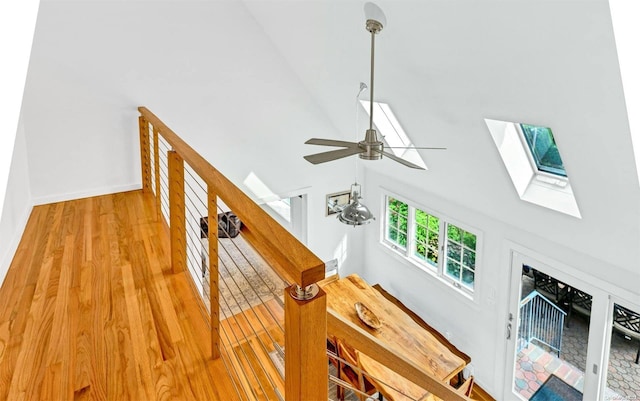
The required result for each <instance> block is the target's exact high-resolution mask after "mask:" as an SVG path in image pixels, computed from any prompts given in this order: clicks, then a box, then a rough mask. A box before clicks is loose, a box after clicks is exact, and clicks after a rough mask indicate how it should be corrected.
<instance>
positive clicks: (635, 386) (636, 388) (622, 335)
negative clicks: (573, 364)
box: [601, 302, 640, 401]
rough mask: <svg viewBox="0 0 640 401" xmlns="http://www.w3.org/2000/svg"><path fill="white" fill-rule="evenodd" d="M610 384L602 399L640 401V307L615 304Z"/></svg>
mask: <svg viewBox="0 0 640 401" xmlns="http://www.w3.org/2000/svg"><path fill="white" fill-rule="evenodd" d="M610 317H611V319H610V325H609V328H610V331H609V335H610V341H609V344H610V347H609V352H608V364H607V374H606V385H605V386H604V394H603V396H602V397H601V399H604V400H616V401H618V400H628V401H632V400H640V364H639V362H640V308H639V307H637V306H635V307H633V306H630V305H622V304H619V303H618V302H613V308H612V310H611V315H610Z"/></svg>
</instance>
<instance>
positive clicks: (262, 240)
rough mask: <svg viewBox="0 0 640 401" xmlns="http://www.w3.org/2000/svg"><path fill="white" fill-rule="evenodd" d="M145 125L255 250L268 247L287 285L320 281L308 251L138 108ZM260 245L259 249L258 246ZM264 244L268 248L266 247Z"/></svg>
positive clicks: (319, 268) (320, 271)
mask: <svg viewBox="0 0 640 401" xmlns="http://www.w3.org/2000/svg"><path fill="white" fill-rule="evenodd" d="M138 111H139V112H140V114H141V115H142V117H143V118H144V120H145V121H147V122H148V123H151V124H152V125H153V127H154V131H155V130H157V132H159V133H160V135H162V136H163V137H164V139H165V140H166V141H167V142H168V143H169V144H170V145H171V147H172V148H173V150H174V151H175V152H177V153H178V154H179V155H180V157H182V159H184V161H186V162H187V163H188V164H189V165H190V166H191V168H192V169H193V170H194V171H195V172H196V173H197V174H198V175H199V176H200V177H201V178H202V180H203V181H204V182H205V183H206V184H207V185H208V186H209V188H212V189H213V191H214V192H215V194H216V195H217V196H218V197H219V198H220V199H222V201H223V202H224V203H225V204H226V205H227V206H229V207H230V208H231V210H233V212H234V213H235V214H236V215H237V216H238V217H240V220H241V221H242V222H243V224H245V225H246V226H247V229H248V230H249V231H250V232H251V234H252V235H250V236H248V237H251V238H250V241H251V242H252V243H253V244H254V245H257V246H258V247H260V246H261V247H263V248H264V247H268V248H269V250H270V252H271V254H272V255H274V257H273V260H274V261H276V262H277V263H274V265H273V266H272V267H273V268H274V269H275V270H276V271H277V272H278V274H280V276H281V277H283V278H284V279H285V280H287V281H289V282H290V283H295V284H298V285H299V286H301V287H303V288H304V287H307V286H309V285H311V284H313V283H315V282H317V281H320V280H322V279H323V278H324V275H325V266H324V262H322V260H320V259H319V258H318V257H317V256H316V255H314V254H313V253H312V252H311V251H309V250H308V249H307V248H306V247H305V246H304V245H303V244H302V243H301V242H300V241H298V239H297V238H295V237H294V236H293V235H291V233H289V232H288V231H287V230H286V229H285V228H283V227H282V226H281V225H280V224H278V223H277V222H276V221H275V220H273V219H272V218H271V217H270V216H269V215H268V214H267V213H266V212H265V211H264V210H263V209H262V208H261V207H260V206H258V205H257V204H256V203H255V202H254V201H253V200H252V199H251V198H250V197H249V196H247V195H246V194H245V193H244V192H242V191H241V190H240V189H239V188H238V187H236V186H235V185H234V184H233V183H232V182H231V181H229V179H227V178H226V177H225V176H224V175H222V174H221V173H220V172H219V171H218V170H216V169H215V168H214V167H213V166H212V165H211V164H210V163H209V162H207V161H206V160H205V159H204V158H203V157H202V156H200V154H198V153H197V152H196V151H195V150H193V148H191V146H189V145H188V144H187V143H186V142H185V141H183V140H182V139H181V138H180V137H179V136H178V135H177V134H176V133H175V132H173V131H172V130H171V129H170V128H169V127H167V126H166V125H165V124H164V123H163V122H162V121H161V120H160V119H159V118H158V117H156V116H155V115H154V114H153V113H152V112H151V111H149V110H148V109H147V108H146V107H138ZM259 244H262V245H259ZM265 244H268V246H266V245H265Z"/></svg>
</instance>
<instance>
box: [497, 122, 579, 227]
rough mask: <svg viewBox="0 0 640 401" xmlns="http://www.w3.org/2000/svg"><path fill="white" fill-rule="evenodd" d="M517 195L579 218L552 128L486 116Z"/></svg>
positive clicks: (524, 199)
mask: <svg viewBox="0 0 640 401" xmlns="http://www.w3.org/2000/svg"><path fill="white" fill-rule="evenodd" d="M485 122H486V124H487V128H489V133H490V134H491V137H492V139H493V141H494V143H495V145H496V148H497V150H498V152H499V153H500V157H501V158H502V162H503V163H504V166H505V167H506V169H507V172H508V173H509V178H511V182H512V183H513V186H514V189H515V190H516V192H517V193H518V196H519V197H520V199H522V200H523V201H525V202H530V203H534V204H536V205H538V206H542V207H545V208H547V209H551V210H555V211H557V212H560V213H564V214H567V215H569V216H574V217H576V218H581V215H580V209H579V208H578V203H577V201H576V198H575V196H574V194H573V189H572V187H571V183H570V181H569V176H568V174H567V172H566V170H565V165H564V163H563V161H562V159H561V158H560V152H559V150H558V146H557V145H556V141H555V138H554V136H553V133H552V132H551V128H548V127H544V126H539V125H531V124H522V123H514V122H510V121H500V120H491V119H488V118H485Z"/></svg>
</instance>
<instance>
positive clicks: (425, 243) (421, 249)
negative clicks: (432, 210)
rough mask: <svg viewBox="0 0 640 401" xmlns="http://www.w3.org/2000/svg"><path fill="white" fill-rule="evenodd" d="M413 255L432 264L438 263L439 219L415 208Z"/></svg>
mask: <svg viewBox="0 0 640 401" xmlns="http://www.w3.org/2000/svg"><path fill="white" fill-rule="evenodd" d="M415 227H416V234H415V235H416V238H415V241H416V249H415V255H416V256H417V257H418V258H420V259H422V260H424V261H426V262H428V263H429V264H431V265H432V266H437V265H438V236H439V232H440V219H438V218H437V217H435V216H432V215H430V214H429V213H426V212H423V211H422V210H420V209H416V226H415Z"/></svg>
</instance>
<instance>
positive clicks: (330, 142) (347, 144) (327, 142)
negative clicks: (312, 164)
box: [305, 138, 358, 148]
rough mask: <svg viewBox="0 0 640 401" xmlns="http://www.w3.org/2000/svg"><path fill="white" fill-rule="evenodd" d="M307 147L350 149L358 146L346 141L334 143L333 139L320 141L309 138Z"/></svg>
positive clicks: (319, 139)
mask: <svg viewBox="0 0 640 401" xmlns="http://www.w3.org/2000/svg"><path fill="white" fill-rule="evenodd" d="M305 143H306V144H307V145H322V146H342V147H345V148H351V147H354V146H358V144H357V143H356V142H347V141H336V140H333V139H321V138H311V139H309V140H308V141H307V142H305Z"/></svg>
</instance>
